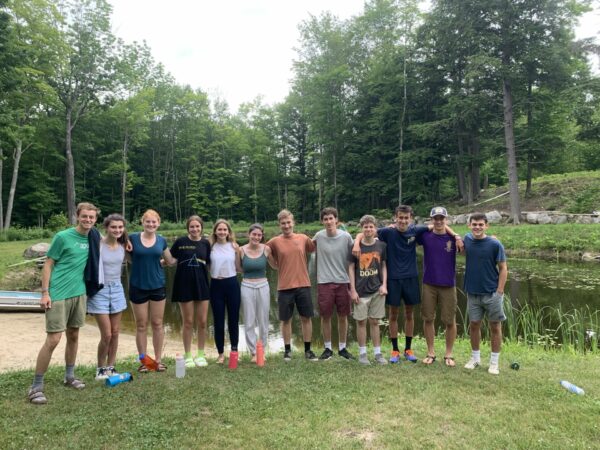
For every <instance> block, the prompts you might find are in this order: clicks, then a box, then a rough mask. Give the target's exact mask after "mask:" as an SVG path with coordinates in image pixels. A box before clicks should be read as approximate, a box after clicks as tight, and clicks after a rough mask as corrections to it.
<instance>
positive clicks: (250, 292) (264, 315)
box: [240, 280, 271, 355]
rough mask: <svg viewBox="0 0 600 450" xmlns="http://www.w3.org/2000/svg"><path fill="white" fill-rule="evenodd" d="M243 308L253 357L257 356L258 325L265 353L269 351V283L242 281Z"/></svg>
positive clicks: (247, 340) (247, 343)
mask: <svg viewBox="0 0 600 450" xmlns="http://www.w3.org/2000/svg"><path fill="white" fill-rule="evenodd" d="M240 289H241V294H242V308H243V313H244V329H245V331H246V345H247V346H248V350H250V353H252V354H253V355H254V354H256V325H257V324H258V332H259V335H260V339H261V340H262V343H263V347H264V348H265V351H266V349H267V336H268V334H269V307H270V303H271V296H270V293H269V282H268V281H264V282H258V283H251V282H249V281H245V280H242V285H241V288H240Z"/></svg>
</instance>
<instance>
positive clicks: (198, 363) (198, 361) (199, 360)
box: [194, 356, 208, 367]
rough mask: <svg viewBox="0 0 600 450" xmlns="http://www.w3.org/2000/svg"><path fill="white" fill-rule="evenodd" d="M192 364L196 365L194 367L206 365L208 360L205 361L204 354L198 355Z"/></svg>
mask: <svg viewBox="0 0 600 450" xmlns="http://www.w3.org/2000/svg"><path fill="white" fill-rule="evenodd" d="M194 364H195V365H196V367H206V366H208V362H207V361H206V358H205V357H204V356H199V357H197V358H195V359H194Z"/></svg>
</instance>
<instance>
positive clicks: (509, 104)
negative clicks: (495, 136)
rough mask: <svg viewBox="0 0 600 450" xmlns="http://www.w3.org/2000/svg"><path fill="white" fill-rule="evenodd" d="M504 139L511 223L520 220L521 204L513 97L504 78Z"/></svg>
mask: <svg viewBox="0 0 600 450" xmlns="http://www.w3.org/2000/svg"><path fill="white" fill-rule="evenodd" d="M502 87H503V93H504V96H503V97H504V98H503V103H504V139H505V141H506V156H507V159H508V185H509V190H510V215H511V217H512V220H513V223H514V224H515V225H518V224H519V223H520V222H521V205H520V202H519V174H518V173H517V155H516V148H515V133H514V117H513V98H512V88H511V85H510V81H509V80H508V79H506V78H504V80H503V83H502Z"/></svg>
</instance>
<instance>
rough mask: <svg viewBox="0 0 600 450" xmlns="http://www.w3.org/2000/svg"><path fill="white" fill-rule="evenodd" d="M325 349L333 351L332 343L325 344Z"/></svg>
mask: <svg viewBox="0 0 600 450" xmlns="http://www.w3.org/2000/svg"><path fill="white" fill-rule="evenodd" d="M325 348H328V349H329V350H331V341H329V342H325Z"/></svg>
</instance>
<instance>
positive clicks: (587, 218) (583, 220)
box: [575, 215, 593, 224]
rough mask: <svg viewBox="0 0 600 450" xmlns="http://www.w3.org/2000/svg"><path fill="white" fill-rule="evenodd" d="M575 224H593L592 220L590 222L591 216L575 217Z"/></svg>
mask: <svg viewBox="0 0 600 450" xmlns="http://www.w3.org/2000/svg"><path fill="white" fill-rule="evenodd" d="M575 223H585V224H590V223H593V220H592V217H591V216H584V215H580V216H576V218H575Z"/></svg>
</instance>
